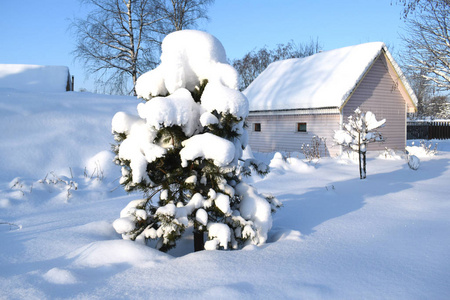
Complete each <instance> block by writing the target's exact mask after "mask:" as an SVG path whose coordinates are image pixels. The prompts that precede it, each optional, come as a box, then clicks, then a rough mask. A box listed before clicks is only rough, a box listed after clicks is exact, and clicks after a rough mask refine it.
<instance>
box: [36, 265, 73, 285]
mask: <svg viewBox="0 0 450 300" xmlns="http://www.w3.org/2000/svg"><path fill="white" fill-rule="evenodd" d="M43 277H44V279H45V280H47V281H48V282H50V283H54V284H74V283H77V282H78V280H77V279H76V277H75V276H74V275H73V274H72V272H70V271H68V270H64V269H60V268H53V269H50V270H49V271H48V272H47V273H45V274H44V275H43Z"/></svg>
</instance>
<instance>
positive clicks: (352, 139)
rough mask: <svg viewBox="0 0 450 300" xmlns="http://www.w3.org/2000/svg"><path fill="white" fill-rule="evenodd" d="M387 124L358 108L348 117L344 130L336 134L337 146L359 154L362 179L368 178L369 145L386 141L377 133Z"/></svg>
mask: <svg viewBox="0 0 450 300" xmlns="http://www.w3.org/2000/svg"><path fill="white" fill-rule="evenodd" d="M385 122H386V119H383V120H381V121H377V119H376V117H375V115H374V114H373V113H372V112H370V111H368V112H362V111H361V110H360V109H359V108H357V109H356V110H355V112H354V114H353V115H351V116H349V117H348V122H347V123H345V124H343V126H342V129H340V130H337V131H335V133H334V141H335V142H336V144H338V145H342V146H346V147H349V148H350V149H351V150H352V151H355V152H358V156H359V177H360V178H361V179H364V178H366V152H367V144H369V143H372V142H382V141H383V140H384V139H383V136H382V135H381V133H379V132H377V131H376V129H377V128H380V127H383V126H384V123H385Z"/></svg>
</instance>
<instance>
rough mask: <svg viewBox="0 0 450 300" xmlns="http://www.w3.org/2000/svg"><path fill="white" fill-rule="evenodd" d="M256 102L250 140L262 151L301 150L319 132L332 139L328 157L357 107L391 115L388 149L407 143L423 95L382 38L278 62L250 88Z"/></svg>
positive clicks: (251, 101)
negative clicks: (414, 88) (409, 117)
mask: <svg viewBox="0 0 450 300" xmlns="http://www.w3.org/2000/svg"><path fill="white" fill-rule="evenodd" d="M244 94H245V95H246V96H247V98H248V100H249V104H250V115H249V117H248V119H247V124H248V125H249V127H250V128H249V130H248V131H249V144H250V146H251V147H252V149H253V150H255V151H259V152H270V151H275V150H276V151H289V152H293V151H298V152H301V150H300V149H301V146H302V144H308V143H310V142H311V139H312V137H313V136H318V137H321V138H325V139H326V145H327V149H328V153H327V154H328V155H331V156H334V155H337V154H340V152H341V148H340V147H339V146H333V134H334V130H337V129H339V128H340V126H341V125H342V123H343V122H346V121H347V117H348V116H349V115H351V114H352V113H353V112H354V110H355V109H356V108H357V107H360V109H361V110H363V111H372V112H373V113H374V114H375V115H376V117H377V119H378V120H379V119H384V118H385V119H386V126H385V127H383V128H382V129H381V130H380V132H381V133H382V134H383V136H384V137H385V139H386V141H385V142H384V143H374V144H371V145H370V146H369V150H379V149H380V150H381V149H384V148H385V147H388V148H391V149H398V150H403V149H404V148H405V146H406V114H407V112H414V111H415V110H416V103H417V98H416V96H415V94H414V92H413V91H412V89H411V87H410V85H409V84H408V82H407V80H406V78H405V76H404V75H403V73H402V71H401V70H400V67H399V66H398V64H397V63H396V62H395V60H394V59H393V57H392V55H391V54H390V53H389V51H388V49H387V48H386V46H385V45H384V43H381V42H374V43H366V44H361V45H356V46H351V47H345V48H341V49H336V50H331V51H326V52H321V53H318V54H315V55H312V56H309V57H306V58H298V59H288V60H283V61H278V62H274V63H272V64H270V65H269V67H267V69H266V70H264V71H263V72H262V73H261V74H260V75H259V76H258V77H257V78H256V79H255V80H254V81H253V82H252V83H251V84H250V86H249V87H248V88H247V89H246V90H245V91H244Z"/></svg>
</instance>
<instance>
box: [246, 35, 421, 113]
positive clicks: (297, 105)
mask: <svg viewBox="0 0 450 300" xmlns="http://www.w3.org/2000/svg"><path fill="white" fill-rule="evenodd" d="M382 51H384V53H386V56H387V57H388V58H389V60H390V61H391V63H392V65H393V67H394V69H395V71H396V72H397V74H398V75H399V77H400V78H401V80H402V83H403V85H404V86H405V88H406V90H407V93H408V94H409V96H410V97H411V99H412V101H413V102H415V103H416V97H415V95H414V93H413V92H412V89H411V88H410V86H409V84H408V83H407V81H406V79H405V77H404V75H403V73H402V72H401V70H400V68H399V67H398V65H397V63H396V62H395V61H394V60H393V58H392V56H391V55H390V53H389V51H388V50H387V48H386V46H385V45H384V43H382V42H373V43H366V44H361V45H356V46H350V47H345V48H340V49H336V50H330V51H325V52H321V53H317V54H315V55H312V56H308V57H305V58H293V59H288V60H282V61H277V62H274V63H272V64H270V65H269V66H268V67H267V69H266V70H264V71H263V72H262V73H261V74H260V75H259V76H258V77H257V78H256V79H255V80H254V81H253V82H252V83H251V84H250V86H249V87H248V88H247V89H246V90H245V91H244V94H245V95H246V96H247V98H248V100H249V103H250V111H261V110H284V109H310V108H331V107H337V108H341V107H342V106H343V105H344V104H345V101H346V100H347V98H348V97H349V96H350V95H351V93H352V91H353V90H354V89H355V87H356V86H357V84H358V83H359V81H360V80H361V79H362V78H363V77H364V74H365V73H366V71H367V70H369V68H370V66H371V65H372V63H373V62H374V60H375V59H376V58H377V57H378V56H379V55H380V54H381V52H382Z"/></svg>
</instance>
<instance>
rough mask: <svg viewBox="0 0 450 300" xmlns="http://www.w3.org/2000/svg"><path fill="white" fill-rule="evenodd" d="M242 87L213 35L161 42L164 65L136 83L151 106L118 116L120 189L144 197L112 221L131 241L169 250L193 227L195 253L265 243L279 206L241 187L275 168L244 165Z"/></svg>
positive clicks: (181, 35) (185, 34) (190, 33)
mask: <svg viewBox="0 0 450 300" xmlns="http://www.w3.org/2000/svg"><path fill="white" fill-rule="evenodd" d="M237 82H238V80H237V73H236V71H235V70H234V69H233V68H232V67H231V66H230V65H228V64H227V63H226V56H225V50H224V49H223V46H222V44H221V43H220V42H219V41H218V40H217V39H216V38H214V37H213V36H211V35H209V34H207V33H205V32H201V31H195V30H185V31H178V32H175V33H172V34H170V35H168V36H167V37H166V38H165V39H164V41H163V44H162V55H161V64H160V66H158V67H157V68H156V69H154V70H152V71H150V72H147V73H145V74H143V75H142V76H141V77H140V78H139V80H138V82H137V85H136V91H137V93H138V96H139V97H141V98H143V99H144V100H145V101H146V102H145V103H140V104H139V105H138V107H137V110H138V114H139V117H137V116H131V115H128V114H126V113H124V112H119V113H117V114H116V115H115V116H114V118H113V124H112V125H113V133H114V136H115V139H116V141H117V142H118V144H117V145H116V146H115V147H114V151H115V153H116V154H117V156H116V163H117V164H119V165H121V166H122V178H121V184H122V185H123V186H124V188H125V190H126V191H134V190H138V191H142V192H144V194H145V195H146V196H145V198H144V199H142V200H135V201H132V202H130V203H129V204H128V206H127V207H125V208H124V209H123V210H122V212H121V214H120V218H119V219H117V220H116V221H115V222H114V224H113V225H114V228H115V229H116V231H117V232H118V233H120V234H122V237H123V238H124V239H131V240H141V241H150V240H155V241H156V245H155V246H156V248H157V249H160V250H161V251H167V250H169V249H170V248H172V247H174V246H175V245H176V241H177V240H178V239H179V238H180V237H181V236H182V235H183V233H184V232H185V230H186V229H187V228H188V227H190V226H192V227H193V232H194V249H195V250H196V251H197V250H202V249H203V248H206V249H229V248H232V249H237V248H239V247H241V246H243V245H245V244H246V243H254V244H261V243H264V242H265V241H266V239H267V233H268V231H269V230H270V228H271V225H272V218H271V213H272V212H274V211H275V209H276V208H277V207H279V206H280V205H279V202H278V201H277V200H276V199H275V198H273V197H270V196H262V195H260V194H258V193H257V191H256V190H255V189H254V188H253V187H251V186H249V185H247V184H246V183H244V182H243V180H242V179H243V178H242V177H243V176H247V175H250V173H251V171H250V168H253V169H255V170H256V171H257V172H258V173H260V174H265V173H267V172H268V167H267V166H266V165H264V164H261V163H259V162H257V161H255V160H254V159H249V160H243V159H242V154H243V149H244V147H245V146H246V144H247V133H246V130H245V118H246V116H247V114H248V101H247V99H246V98H245V96H244V95H243V94H242V93H240V92H239V91H238V89H237ZM155 198H157V199H155ZM205 234H207V238H208V240H207V241H206V242H204V236H205Z"/></svg>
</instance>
